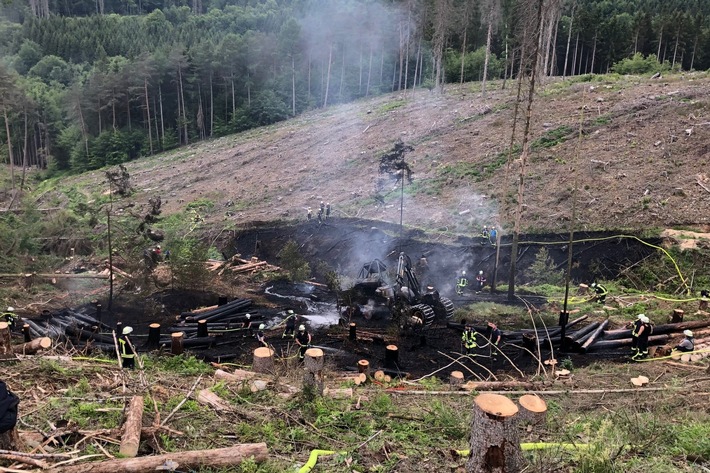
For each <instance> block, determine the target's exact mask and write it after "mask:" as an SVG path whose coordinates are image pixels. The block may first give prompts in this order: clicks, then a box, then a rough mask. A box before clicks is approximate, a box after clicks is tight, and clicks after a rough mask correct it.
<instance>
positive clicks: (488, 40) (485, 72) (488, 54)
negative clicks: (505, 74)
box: [481, 20, 493, 97]
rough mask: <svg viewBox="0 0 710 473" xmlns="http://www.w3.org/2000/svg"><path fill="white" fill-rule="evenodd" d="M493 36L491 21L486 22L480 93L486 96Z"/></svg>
mask: <svg viewBox="0 0 710 473" xmlns="http://www.w3.org/2000/svg"><path fill="white" fill-rule="evenodd" d="M492 36H493V21H492V20H489V21H488V33H487V34H486V59H485V60H484V61H483V84H481V93H482V94H483V97H485V96H486V80H487V79H488V62H489V61H490V60H491V37H492Z"/></svg>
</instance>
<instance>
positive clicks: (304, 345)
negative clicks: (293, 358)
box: [296, 325, 312, 360]
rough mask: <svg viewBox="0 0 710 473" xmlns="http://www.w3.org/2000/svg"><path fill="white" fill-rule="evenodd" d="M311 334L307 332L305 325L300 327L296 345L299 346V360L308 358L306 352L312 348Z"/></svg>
mask: <svg viewBox="0 0 710 473" xmlns="http://www.w3.org/2000/svg"><path fill="white" fill-rule="evenodd" d="M311 340H312V337H311V334H310V333H308V332H307V331H306V326H305V325H299V326H298V335H296V345H298V359H299V360H303V358H305V356H306V350H308V348H310V346H311Z"/></svg>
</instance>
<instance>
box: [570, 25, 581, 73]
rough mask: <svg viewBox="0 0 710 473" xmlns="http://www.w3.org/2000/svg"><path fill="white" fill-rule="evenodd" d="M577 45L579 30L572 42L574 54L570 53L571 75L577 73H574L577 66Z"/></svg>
mask: <svg viewBox="0 0 710 473" xmlns="http://www.w3.org/2000/svg"><path fill="white" fill-rule="evenodd" d="M578 47H579V31H578V32H577V40H576V41H575V42H574V54H573V55H572V74H570V75H572V76H574V75H577V74H575V70H576V67H577V48H578Z"/></svg>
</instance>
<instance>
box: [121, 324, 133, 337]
mask: <svg viewBox="0 0 710 473" xmlns="http://www.w3.org/2000/svg"><path fill="white" fill-rule="evenodd" d="M129 333H133V327H129V326H125V327H123V334H124V335H128V334H129Z"/></svg>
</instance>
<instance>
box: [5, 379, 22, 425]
mask: <svg viewBox="0 0 710 473" xmlns="http://www.w3.org/2000/svg"><path fill="white" fill-rule="evenodd" d="M18 404H20V399H19V398H18V397H17V396H16V395H15V394H14V393H13V392H12V391H9V390H8V389H7V385H6V384H5V381H0V434H2V433H5V432H8V431H10V430H12V429H14V428H15V425H16V424H17V405H18Z"/></svg>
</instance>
